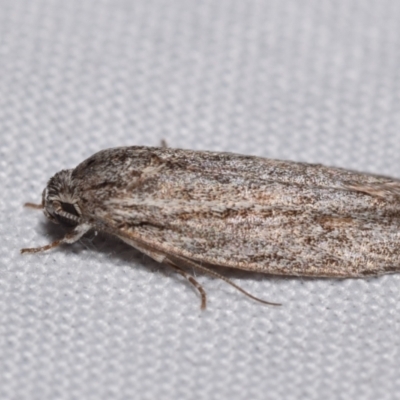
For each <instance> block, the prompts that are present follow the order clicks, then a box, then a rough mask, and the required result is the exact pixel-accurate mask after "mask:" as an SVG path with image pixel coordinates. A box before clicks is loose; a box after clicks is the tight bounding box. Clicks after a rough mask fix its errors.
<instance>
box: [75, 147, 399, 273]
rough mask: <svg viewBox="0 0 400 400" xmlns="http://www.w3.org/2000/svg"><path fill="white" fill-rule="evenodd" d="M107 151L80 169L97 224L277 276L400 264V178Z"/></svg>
mask: <svg viewBox="0 0 400 400" xmlns="http://www.w3.org/2000/svg"><path fill="white" fill-rule="evenodd" d="M106 151H108V152H110V154H108V155H107V157H104V155H103V156H102V157H99V155H98V154H97V155H94V156H93V157H91V158H89V159H88V160H86V161H85V162H84V163H82V164H81V165H80V166H78V167H77V168H76V169H75V170H74V172H73V178H74V179H76V180H79V181H80V185H81V187H82V193H81V194H80V197H81V199H82V204H81V208H82V210H83V211H84V215H88V216H89V218H91V219H92V222H93V223H94V225H95V226H96V227H97V228H98V229H99V230H105V231H108V232H111V233H113V234H116V235H118V236H121V237H125V238H129V239H131V240H133V241H135V240H136V241H139V242H141V243H145V244H146V245H148V246H149V247H151V248H153V249H155V250H157V251H160V252H162V253H166V254H171V255H180V256H184V257H186V258H189V259H192V260H197V261H200V262H207V263H211V264H215V265H221V266H226V267H234V268H241V269H244V270H252V271H260V272H268V273H273V274H284V275H301V276H327V277H329V276H336V277H344V276H354V277H356V276H365V275H369V274H374V275H375V274H379V273H387V272H394V271H396V270H399V269H400V268H399V263H398V260H399V256H400V249H399V246H398V244H399V239H400V233H399V232H400V229H399V228H400V207H399V206H398V203H399V198H400V182H399V181H397V180H393V179H390V178H386V177H379V176H373V175H367V174H360V173H356V172H351V171H346V170H342V169H336V168H328V167H324V166H321V165H310V164H304V163H293V162H285V161H277V160H269V159H263V158H257V157H248V156H240V155H235V154H229V153H212V152H195V151H187V150H176V149H174V150H171V149H160V148H147V147H132V148H128V149H127V148H124V149H111V150H106ZM104 160H107V165H104V163H105V162H104ZM100 170H101V172H102V176H104V177H105V178H103V179H102V181H99V179H98V176H99V171H100ZM104 170H106V171H107V174H104ZM93 198H94V199H96V200H95V201H93V200H90V199H93Z"/></svg>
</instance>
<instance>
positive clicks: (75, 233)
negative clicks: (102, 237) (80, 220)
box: [21, 224, 92, 254]
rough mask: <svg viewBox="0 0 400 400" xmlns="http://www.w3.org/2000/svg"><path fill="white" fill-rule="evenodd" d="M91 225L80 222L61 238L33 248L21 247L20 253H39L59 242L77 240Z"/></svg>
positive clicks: (69, 242) (57, 244) (55, 245)
mask: <svg viewBox="0 0 400 400" xmlns="http://www.w3.org/2000/svg"><path fill="white" fill-rule="evenodd" d="M91 227H92V226H91V225H89V224H80V225H78V226H76V227H75V229H74V230H72V231H71V232H68V233H67V234H66V235H65V236H64V237H63V238H62V239H59V240H55V241H54V242H52V243H49V244H47V245H46V246H41V247H33V248H28V249H21V253H22V254H23V253H39V252H41V251H46V250H50V249H52V248H54V247H57V246H59V245H60V244H64V243H68V244H71V243H74V242H76V241H77V240H79V239H80V238H81V237H82V236H83V235H84V234H85V233H86V232H87V231H89V230H90V229H91Z"/></svg>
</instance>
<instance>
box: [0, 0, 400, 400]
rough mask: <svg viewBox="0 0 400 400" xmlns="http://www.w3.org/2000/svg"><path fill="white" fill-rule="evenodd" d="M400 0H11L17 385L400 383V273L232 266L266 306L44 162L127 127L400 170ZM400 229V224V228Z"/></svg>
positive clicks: (196, 141) (8, 393) (3, 35)
mask: <svg viewBox="0 0 400 400" xmlns="http://www.w3.org/2000/svg"><path fill="white" fill-rule="evenodd" d="M399 21H400V2H398V1H396V0H393V1H390V0H376V1H374V0H359V1H353V0H339V1H327V0H326V1H325V0H323V1H321V0H305V1H297V0H288V1H279V0H276V1H273V0H265V1H262V0H250V1H242V0H218V1H215V0H205V1H198V0H170V1H166V0H135V1H127V0H126V1H123V0H101V1H100V0H96V1H95V0H83V1H82V0H68V1H62V0H60V1H55V0H25V1H23V0H18V1H15V0H0V137H1V146H0V152H1V158H0V162H1V169H0V182H1V189H2V193H1V199H2V201H1V202H0V207H1V215H0V218H1V221H0V230H1V242H0V246H1V248H0V254H1V258H0V398H1V399H29V400H35V399H38V400H39V399H40V400H46V399H87V400H90V399H133V398H135V399H149V400H150V399H151V400H153V399H161V400H163V399H196V400H198V399H204V400H209V399H230V400H236V399H245V398H247V399H252V400H265V399H269V398H270V399H280V398H282V399H283V398H284V399H300V398H301V399H315V400H320V399H324V400H329V399H341V398H343V399H356V398H359V399H361V398H362V399H380V400H382V399H395V398H398V396H399V393H400V378H399V373H398V371H399V366H400V354H399V349H400V335H399V328H400V290H399V287H400V275H392V276H385V277H382V278H379V279H369V280H344V281H334V280H308V279H307V280H304V279H284V278H282V279H278V278H269V277H265V276H260V275H254V276H253V275H252V274H243V273H235V272H234V273H232V274H231V275H230V277H231V278H232V279H233V280H235V282H237V283H239V284H240V285H241V286H243V287H244V288H245V289H247V290H249V291H250V292H251V293H253V294H255V295H258V296H261V297H263V298H265V299H267V300H270V301H275V302H282V303H283V307H280V308H272V307H264V306H262V305H260V304H257V303H255V302H252V301H251V300H249V299H247V298H245V297H244V296H242V295H241V294H240V293H238V292H235V291H234V290H232V289H231V288H230V287H229V286H227V285H225V284H224V283H223V282H219V281H216V280H213V279H211V278H208V277H206V276H199V277H198V279H199V281H201V282H202V283H203V284H204V286H205V288H206V289H207V292H208V299H209V303H208V309H207V310H206V311H205V312H201V311H200V309H199V305H200V303H199V298H198V297H196V294H195V293H194V291H193V290H192V289H191V288H190V286H188V285H187V284H186V283H184V282H183V281H182V279H181V278H179V277H177V276H176V275H175V274H174V273H172V272H171V271H169V270H168V269H167V268H166V267H164V266H160V265H158V264H157V263H155V262H153V261H151V260H150V259H148V258H147V257H144V256H142V255H141V254H140V253H138V252H137V251H135V250H133V249H131V248H130V247H128V246H126V245H124V244H122V243H120V242H119V241H118V240H116V239H113V238H107V237H103V236H101V237H94V236H93V235H89V236H88V237H86V238H84V239H83V240H81V241H80V242H79V243H76V244H74V245H73V246H65V247H62V248H59V249H56V250H53V251H50V252H48V253H46V254H38V255H23V256H22V255H20V254H19V249H20V248H21V247H27V246H37V245H42V244H45V243H47V242H49V241H50V240H54V239H55V238H57V237H60V236H62V234H63V231H62V230H60V228H58V227H57V226H52V225H51V224H50V223H48V222H46V221H45V217H44V216H43V215H42V213H40V212H35V211H33V210H26V209H23V208H22V204H23V203H24V202H25V201H37V202H38V201H40V195H41V191H42V189H43V188H44V186H45V184H46V181H47V179H48V178H49V177H50V176H52V175H53V174H54V173H55V172H57V171H58V170H60V169H63V168H71V167H74V166H75V165H76V164H78V163H79V162H80V161H82V160H83V159H85V158H86V157H88V156H89V155H91V154H92V153H94V152H96V151H98V150H100V149H103V148H107V147H113V146H121V145H137V144H141V145H158V144H159V143H160V141H161V139H165V140H167V142H168V144H169V146H171V147H182V148H194V149H208V150H223V151H233V152H240V153H246V154H256V155H263V156H266V157H273V158H284V159H292V160H298V161H309V162H323V163H325V164H329V165H337V166H343V167H346V168H351V169H359V170H366V171H370V172H375V173H382V174H390V175H394V176H398V177H400V172H399V166H400V161H399V154H400V73H399V71H400V23H399ZM399 245H400V244H399Z"/></svg>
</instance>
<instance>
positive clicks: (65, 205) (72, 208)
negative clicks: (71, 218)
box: [61, 202, 80, 217]
mask: <svg viewBox="0 0 400 400" xmlns="http://www.w3.org/2000/svg"><path fill="white" fill-rule="evenodd" d="M61 208H62V209H63V211H65V212H66V213H68V214H72V215H75V216H76V217H79V216H80V215H79V213H78V212H77V211H76V208H75V206H74V205H73V204H71V203H63V202H61Z"/></svg>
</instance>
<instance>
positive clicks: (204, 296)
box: [165, 260, 207, 310]
mask: <svg viewBox="0 0 400 400" xmlns="http://www.w3.org/2000/svg"><path fill="white" fill-rule="evenodd" d="M165 263H166V264H168V266H170V267H171V268H172V269H173V270H174V271H175V272H177V273H178V274H180V275H181V276H183V277H184V278H185V279H186V280H187V281H188V282H189V283H191V284H192V285H193V286H194V287H195V288H196V289H197V290H198V292H199V293H200V296H201V306H200V308H201V309H202V310H205V309H206V307H207V293H206V291H205V290H204V288H203V286H201V285H200V283H199V282H197V281H196V279H194V278H193V276H192V275H190V274H188V273H187V272H186V271H184V270H183V269H182V268H180V267H178V266H177V265H175V264H174V263H173V262H172V261H170V260H166V261H165Z"/></svg>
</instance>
